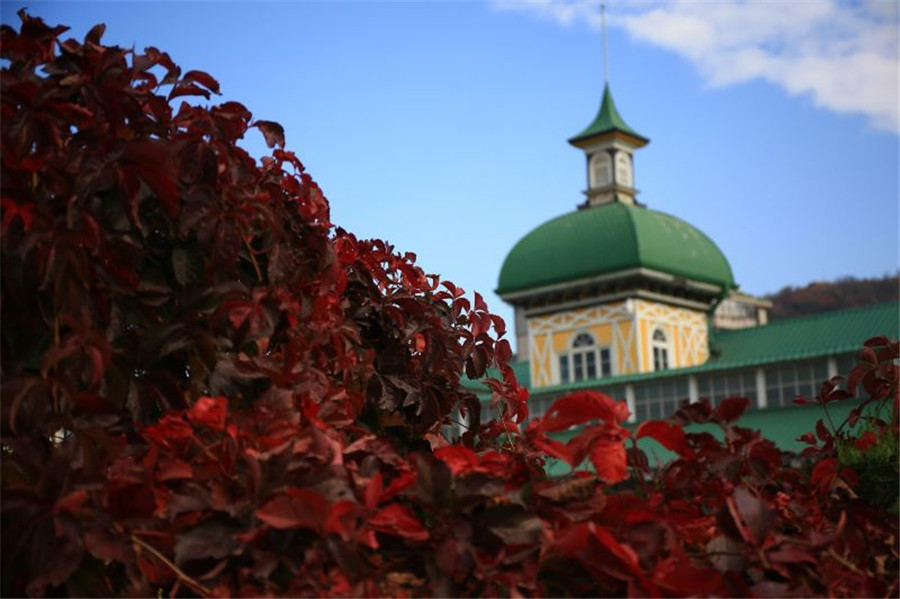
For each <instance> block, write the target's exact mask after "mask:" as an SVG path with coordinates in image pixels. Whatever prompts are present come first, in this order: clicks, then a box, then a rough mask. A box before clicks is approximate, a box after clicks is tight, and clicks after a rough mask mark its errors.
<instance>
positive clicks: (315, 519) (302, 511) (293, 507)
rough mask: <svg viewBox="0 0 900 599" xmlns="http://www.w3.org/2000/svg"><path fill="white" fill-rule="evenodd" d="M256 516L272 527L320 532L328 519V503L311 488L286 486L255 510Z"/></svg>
mask: <svg viewBox="0 0 900 599" xmlns="http://www.w3.org/2000/svg"><path fill="white" fill-rule="evenodd" d="M255 513H256V517H257V518H259V519H260V520H262V521H263V522H265V523H266V524H268V525H269V526H271V527H272V528H309V529H311V530H314V531H316V532H320V533H321V532H322V526H323V525H324V524H325V522H326V521H327V520H328V516H329V503H328V500H327V499H325V498H324V497H322V495H321V494H319V493H317V492H316V491H313V490H312V489H296V488H288V489H287V490H286V491H285V495H279V496H278V497H276V498H275V499H272V500H271V501H269V502H267V503H266V504H265V505H264V506H262V507H261V508H260V509H258V510H256V512H255Z"/></svg>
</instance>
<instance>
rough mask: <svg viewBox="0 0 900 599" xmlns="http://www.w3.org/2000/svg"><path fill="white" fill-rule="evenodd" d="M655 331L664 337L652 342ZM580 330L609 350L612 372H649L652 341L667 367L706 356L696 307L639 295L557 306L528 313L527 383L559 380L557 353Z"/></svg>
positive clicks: (566, 350) (698, 361)
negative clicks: (662, 352)
mask: <svg viewBox="0 0 900 599" xmlns="http://www.w3.org/2000/svg"><path fill="white" fill-rule="evenodd" d="M656 331H662V333H663V334H664V336H665V341H656V342H654V340H653V335H654V333H655V332H656ZM581 333H588V334H590V335H591V337H592V338H593V340H594V343H595V345H596V348H597V349H603V348H608V349H609V350H610V355H611V357H612V376H621V375H628V374H637V373H642V372H651V371H653V368H654V364H653V347H654V343H656V345H657V346H658V347H660V348H663V349H664V350H665V352H666V354H667V357H668V367H669V368H681V367H685V366H696V365H699V364H702V363H704V362H705V361H706V360H707V359H708V358H709V347H708V337H707V323H706V314H705V313H704V312H703V311H700V310H695V309H691V308H685V307H680V306H672V305H668V304H664V303H661V302H654V301H649V300H644V299H629V300H623V301H619V302H613V303H610V304H605V305H602V306H592V307H588V308H575V309H569V310H560V311H558V312H554V313H550V314H543V315H540V316H533V317H530V318H528V342H529V347H530V352H529V357H530V362H531V364H530V367H531V381H532V387H535V388H538V387H546V386H550V385H556V384H560V383H561V382H562V380H561V374H560V372H559V359H560V356H563V355H567V354H568V353H569V352H571V351H572V344H573V342H574V340H575V338H576V336H578V335H579V334H581Z"/></svg>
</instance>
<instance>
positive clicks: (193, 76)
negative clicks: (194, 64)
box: [183, 71, 219, 94]
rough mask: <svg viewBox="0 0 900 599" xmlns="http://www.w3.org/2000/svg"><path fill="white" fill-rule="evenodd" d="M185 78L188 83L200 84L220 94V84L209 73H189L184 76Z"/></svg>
mask: <svg viewBox="0 0 900 599" xmlns="http://www.w3.org/2000/svg"><path fill="white" fill-rule="evenodd" d="M183 77H184V79H186V80H188V81H195V82H197V83H199V84H200V85H202V86H203V87H205V88H206V89H208V90H210V91H212V92H213V93H216V94H217V93H219V82H218V81H216V80H215V79H214V78H213V77H212V76H211V75H210V74H209V73H204V72H203V71H188V72H187V73H185V74H184V76H183Z"/></svg>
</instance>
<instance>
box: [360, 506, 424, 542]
mask: <svg viewBox="0 0 900 599" xmlns="http://www.w3.org/2000/svg"><path fill="white" fill-rule="evenodd" d="M369 525H370V526H371V527H372V528H374V529H375V530H377V531H379V532H383V533H385V534H389V535H394V536H398V537H403V538H404V539H408V540H410V541H426V540H428V536H429V535H428V531H427V530H425V527H424V526H422V523H421V522H419V520H418V518H416V517H415V516H414V515H413V513H412V512H411V511H410V509H409V508H408V507H406V506H405V505H402V504H399V503H392V504H390V505H388V506H385V507H383V508H382V509H380V510H378V513H376V514H375V515H374V516H373V517H372V518H370V519H369Z"/></svg>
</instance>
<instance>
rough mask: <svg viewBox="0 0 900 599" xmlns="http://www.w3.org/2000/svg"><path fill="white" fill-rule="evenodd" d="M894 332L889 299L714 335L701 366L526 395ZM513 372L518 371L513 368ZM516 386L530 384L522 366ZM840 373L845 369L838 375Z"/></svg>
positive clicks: (805, 354)
mask: <svg viewBox="0 0 900 599" xmlns="http://www.w3.org/2000/svg"><path fill="white" fill-rule="evenodd" d="M879 336H888V337H893V338H895V339H896V338H897V337H898V336H900V304H897V303H895V302H891V303H887V304H878V305H874V306H864V307H862V308H850V309H847V310H835V311H831V312H822V313H819V314H810V315H808V316H798V317H796V318H787V319H784V320H776V321H774V322H771V323H769V324H767V325H763V326H758V327H752V328H748V329H737V330H733V331H719V332H718V333H716V337H715V344H714V348H715V350H716V354H715V355H714V356H713V357H712V358H710V359H709V360H708V361H707V362H706V363H705V364H703V365H701V366H691V367H688V368H673V369H670V370H662V371H659V372H648V373H644V374H630V375H623V376H615V377H608V378H605V379H593V380H590V381H580V382H577V383H570V384H566V385H554V386H551V387H542V388H540V389H533V390H532V394H535V395H537V394H545V393H554V394H558V393H566V392H568V391H574V390H577V389H587V388H597V387H600V388H602V387H604V386H611V385H620V384H624V383H631V382H638V381H645V380H652V379H662V378H667V377H680V376H687V375H689V374H699V373H704V372H713V371H718V370H732V369H737V368H750V367H755V366H764V365H766V364H773V363H776V362H786V361H790V360H803V359H812V358H820V357H823V356H835V355H840V354H848V353H853V352H857V351H859V350H861V349H862V347H863V343H865V342H866V341H868V340H869V339H871V338H872V337H879ZM516 374H517V375H518V374H519V371H518V370H517V371H516ZM523 374H525V375H526V376H525V377H519V384H520V385H523V386H527V387H530V384H531V381H530V377H529V376H528V370H527V369H525V370H524V372H523ZM840 374H842V375H844V376H846V375H847V374H849V373H847V372H842V373H840Z"/></svg>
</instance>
